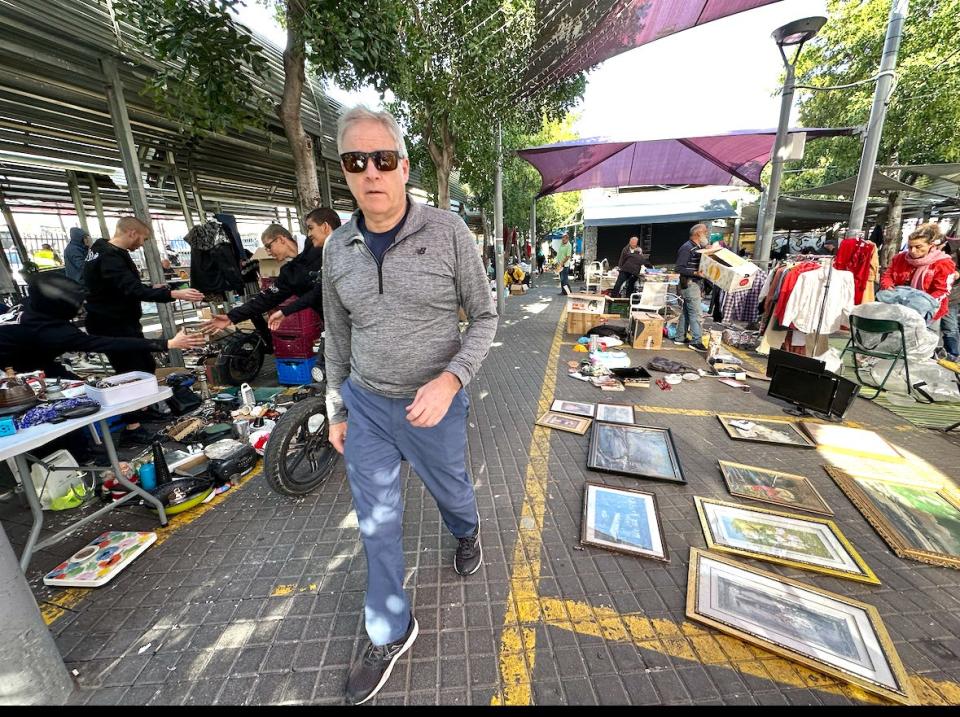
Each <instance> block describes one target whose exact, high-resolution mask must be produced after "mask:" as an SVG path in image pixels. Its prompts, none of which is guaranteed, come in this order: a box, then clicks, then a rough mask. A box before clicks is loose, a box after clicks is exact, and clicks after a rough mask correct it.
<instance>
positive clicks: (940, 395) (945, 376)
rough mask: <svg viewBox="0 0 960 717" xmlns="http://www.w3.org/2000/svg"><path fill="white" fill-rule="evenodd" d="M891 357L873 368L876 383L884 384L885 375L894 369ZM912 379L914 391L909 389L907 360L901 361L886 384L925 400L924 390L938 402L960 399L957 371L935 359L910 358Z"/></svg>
mask: <svg viewBox="0 0 960 717" xmlns="http://www.w3.org/2000/svg"><path fill="white" fill-rule="evenodd" d="M891 363H892V362H891V361H887V360H886V359H881V360H879V361H877V363H876V364H875V365H874V366H873V368H871V369H870V375H871V377H872V378H873V381H874V383H876V384H877V385H880V382H881V381H882V380H883V377H884V376H885V375H886V374H887V371H889V370H890V364H891ZM910 382H911V383H912V384H913V386H914V392H913V393H911V392H910V391H908V390H907V381H906V372H905V371H904V370H903V363H902V362H897V367H896V368H895V369H894V370H893V373H891V374H890V378H888V379H887V382H886V384H884V388H885V389H887V391H889V392H892V393H897V394H903V395H905V396H910V397H912V398H913V400H914V401H919V402H925V401H924V398H923V397H924V394H926V396H929V397H930V399H931V400H932V401H934V402H937V403H941V402H942V403H957V402H960V387H958V386H957V374H955V373H954V372H953V371H950V370H949V369H946V368H944V367H943V366H941V365H940V364H938V363H937V362H936V361H934V360H932V359H926V360H923V361H911V362H910Z"/></svg>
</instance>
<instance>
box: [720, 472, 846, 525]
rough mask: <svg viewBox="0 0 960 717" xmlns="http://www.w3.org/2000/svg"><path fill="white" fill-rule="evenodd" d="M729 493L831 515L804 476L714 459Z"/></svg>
mask: <svg viewBox="0 0 960 717" xmlns="http://www.w3.org/2000/svg"><path fill="white" fill-rule="evenodd" d="M717 462H718V463H719V464H720V472H721V473H723V480H724V481H726V484H727V490H729V491H730V494H731V495H735V496H738V497H740V498H748V499H749V500H758V501H760V502H761V503H773V504H774V505H783V506H786V507H788V508H795V509H797V510H806V511H809V512H811V513H820V514H821V515H833V511H832V510H830V506H828V505H827V503H826V501H824V499H823V498H822V497H821V496H820V494H819V493H818V492H817V489H816V488H814V487H813V483H811V482H810V480H809V479H807V478H804V477H803V476H798V475H794V474H793V473H784V472H782V471H775V470H771V469H769V468H758V467H757V466H748V465H744V464H743V463H731V462H730V461H717Z"/></svg>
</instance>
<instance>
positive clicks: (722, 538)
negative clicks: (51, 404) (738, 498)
mask: <svg viewBox="0 0 960 717" xmlns="http://www.w3.org/2000/svg"><path fill="white" fill-rule="evenodd" d="M693 500H694V502H695V503H696V505H697V513H698V514H699V516H700V524H701V525H702V526H703V534H704V536H705V537H706V539H707V547H708V548H710V549H712V550H717V551H720V552H722V553H732V554H733V555H742V556H744V557H747V558H757V559H759V560H768V561H770V562H771V563H779V564H780V565H789V566H790V567H792V568H802V569H804V570H812V571H814V572H817V573H824V574H826V575H833V576H834V577H838V578H849V579H850V580H856V581H858V582H861V583H870V584H871V585H879V584H880V581H879V580H878V579H877V576H876V575H874V574H873V571H872V570H870V568H869V567H868V566H867V564H866V563H865V562H864V561H863V558H861V557H860V555H859V554H858V553H857V551H856V550H855V549H854V547H853V546H852V545H851V544H850V542H849V541H848V540H847V539H846V538H845V537H844V536H843V533H841V532H840V529H839V528H837V526H836V525H835V524H834V523H833V521H830V520H826V519H824V518H809V517H805V516H801V515H791V514H790V513H778V512H776V511H773V510H766V509H764V508H748V507H747V506H743V505H737V504H736V503H724V502H723V501H719V500H713V499H711V498H701V497H699V496H697V497H695V498H694V499H693Z"/></svg>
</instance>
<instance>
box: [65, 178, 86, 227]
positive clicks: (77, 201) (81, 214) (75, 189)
mask: <svg viewBox="0 0 960 717" xmlns="http://www.w3.org/2000/svg"><path fill="white" fill-rule="evenodd" d="M67 187H69V189H70V198H71V199H72V200H73V208H74V210H75V211H76V212H77V220H78V221H79V222H80V228H81V229H83V231H85V232H86V233H87V234H89V233H90V227H89V226H88V225H87V211H86V210H85V209H84V208H83V197H82V196H81V195H80V185H79V184H77V175H76V173H75V172H74V171H73V170H71V169H68V170H67Z"/></svg>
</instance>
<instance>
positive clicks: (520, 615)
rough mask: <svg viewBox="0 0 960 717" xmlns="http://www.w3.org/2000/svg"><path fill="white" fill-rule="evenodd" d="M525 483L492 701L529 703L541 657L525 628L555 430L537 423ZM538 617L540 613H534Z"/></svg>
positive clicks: (547, 384)
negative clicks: (497, 692)
mask: <svg viewBox="0 0 960 717" xmlns="http://www.w3.org/2000/svg"><path fill="white" fill-rule="evenodd" d="M566 313H567V312H566V309H564V310H563V311H562V312H561V313H560V319H559V320H558V321H557V328H556V331H554V334H553V342H552V344H551V345H550V354H549V356H548V357H547V364H546V367H545V368H544V371H543V384H542V387H541V389H540V401H539V404H538V407H537V415H540V414H541V413H543V412H544V411H547V410H549V409H550V406H551V404H552V403H553V396H554V392H555V390H556V383H557V374H556V367H557V361H558V360H559V357H560V344H561V339H562V338H563V330H564V328H565V325H566ZM528 454H529V456H530V458H529V461H528V463H527V476H526V483H525V485H524V489H525V491H524V495H525V498H524V501H523V510H522V512H521V514H520V526H519V530H518V532H517V542H516V545H515V546H514V550H513V563H512V565H513V572H512V574H511V576H510V593H509V595H508V597H507V609H506V614H505V615H504V617H503V632H502V633H501V636H500V659H499V665H500V679H501V684H502V685H503V694H502V696H501V695H495V696H494V698H493V699H492V700H491V704H493V705H529V704H530V703H531V701H532V697H533V692H532V687H531V683H532V682H533V667H534V661H535V658H536V631H535V629H534V628H530V627H525V626H524V624H523V623H525V622H529V621H530V618H531V616H532V615H534V614H535V613H536V605H537V600H538V595H537V585H538V583H539V581H540V552H541V548H542V547H543V515H544V512H545V510H546V503H547V475H548V470H547V461H548V459H549V457H550V429H549V428H544V427H543V426H534V429H533V436H532V437H531V439H530V449H529V451H528ZM533 619H534V620H535V619H536V618H533Z"/></svg>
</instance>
